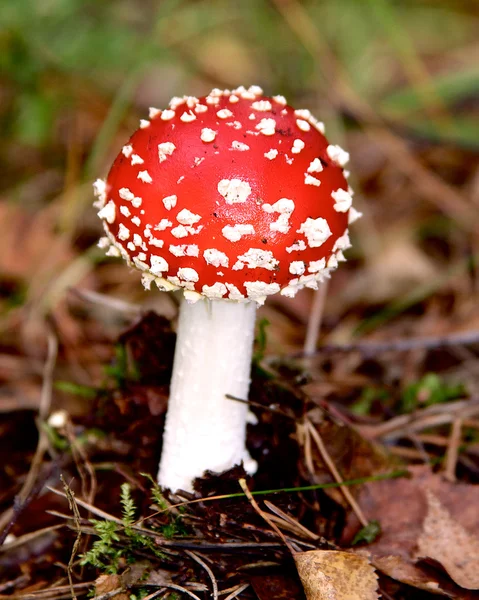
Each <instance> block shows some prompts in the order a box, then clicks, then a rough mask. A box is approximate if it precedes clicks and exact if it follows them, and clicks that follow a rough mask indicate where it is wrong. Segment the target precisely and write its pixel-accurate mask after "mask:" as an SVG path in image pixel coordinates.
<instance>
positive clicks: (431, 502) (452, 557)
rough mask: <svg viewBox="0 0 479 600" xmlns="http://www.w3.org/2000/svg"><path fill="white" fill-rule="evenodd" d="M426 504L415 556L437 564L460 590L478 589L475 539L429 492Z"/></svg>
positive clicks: (478, 545) (478, 557) (477, 544)
mask: <svg viewBox="0 0 479 600" xmlns="http://www.w3.org/2000/svg"><path fill="white" fill-rule="evenodd" d="M427 502H428V513H427V516H426V519H425V521H424V526H423V531H422V533H421V535H420V537H419V539H418V552H417V556H418V557H423V558H424V557H427V558H432V559H433V560H435V561H437V562H438V563H440V564H441V565H442V566H443V568H444V569H445V570H446V571H447V573H448V574H449V575H450V577H451V579H453V580H454V581H455V582H456V583H457V584H458V585H460V586H461V587H463V588H466V589H469V590H477V589H479V539H478V538H477V537H474V536H472V535H470V534H469V533H468V532H467V531H466V530H465V529H464V528H463V527H462V526H461V525H460V524H459V523H458V522H457V521H456V520H455V519H453V517H452V516H451V515H450V513H449V511H447V510H446V509H445V508H444V507H443V506H442V504H441V503H440V502H439V500H438V499H437V497H436V496H435V495H434V494H433V493H431V492H429V493H428V494H427ZM476 508H477V506H476Z"/></svg>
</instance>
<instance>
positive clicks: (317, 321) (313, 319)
mask: <svg viewBox="0 0 479 600" xmlns="http://www.w3.org/2000/svg"><path fill="white" fill-rule="evenodd" d="M327 292H328V280H327V279H326V280H325V281H322V282H321V283H320V284H319V287H318V289H317V290H316V291H315V292H314V295H313V303H312V306H311V312H310V313H309V317H308V325H307V328H306V340H305V342H304V347H303V352H304V354H305V355H306V356H311V355H312V354H314V352H315V351H316V347H317V345H318V338H319V331H320V329H321V322H322V320H323V312H324V305H325V303H326V294H327Z"/></svg>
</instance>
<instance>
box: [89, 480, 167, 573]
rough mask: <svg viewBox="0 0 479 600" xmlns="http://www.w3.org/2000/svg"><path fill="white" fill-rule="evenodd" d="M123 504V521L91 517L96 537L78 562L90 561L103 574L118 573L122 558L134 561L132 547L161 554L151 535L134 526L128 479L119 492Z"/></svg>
mask: <svg viewBox="0 0 479 600" xmlns="http://www.w3.org/2000/svg"><path fill="white" fill-rule="evenodd" d="M120 504H121V506H122V523H121V525H120V524H119V523H116V522H115V521H109V520H107V519H105V520H102V521H98V520H95V519H91V521H90V522H91V523H92V525H93V529H94V530H95V534H96V535H97V536H98V538H99V539H98V540H96V541H95V542H93V546H92V548H91V549H90V550H89V551H88V552H86V553H85V554H83V556H82V560H81V564H82V565H91V566H93V567H96V568H98V569H100V570H101V571H102V572H104V573H106V574H115V573H118V570H119V567H120V562H121V560H123V561H126V562H127V563H130V562H133V560H134V555H135V551H136V550H139V549H142V550H145V549H146V550H149V551H150V552H151V553H152V554H153V555H154V556H156V557H157V558H164V556H163V554H162V552H161V551H160V550H158V548H157V547H156V545H155V542H154V541H153V539H152V538H151V537H149V536H147V535H145V534H143V533H141V532H140V531H138V530H137V529H136V528H135V527H134V524H135V514H136V511H137V508H136V506H135V502H134V500H133V498H132V496H131V488H130V485H129V484H128V483H123V484H122V486H121V492H120Z"/></svg>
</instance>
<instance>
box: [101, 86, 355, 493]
mask: <svg viewBox="0 0 479 600" xmlns="http://www.w3.org/2000/svg"><path fill="white" fill-rule="evenodd" d="M346 159H347V153H346V152H344V151H343V150H342V149H341V148H339V147H338V146H332V145H329V143H328V141H327V140H326V138H325V136H324V127H323V124H322V123H320V122H318V121H317V120H316V119H315V118H314V117H313V116H312V115H311V114H310V112H309V111H307V110H294V109H293V108H292V107H291V106H288V105H287V103H286V100H285V99H284V97H282V96H273V97H272V98H269V97H266V96H263V92H262V90H261V88H259V87H257V86H252V87H250V88H249V89H245V88H244V87H239V88H238V89H236V90H233V91H229V90H225V91H222V90H218V89H214V90H213V91H212V92H211V93H210V94H209V95H208V96H205V97H202V98H195V97H190V96H187V97H184V98H173V100H171V102H170V106H169V108H168V109H166V110H159V109H156V108H151V109H150V118H149V120H142V121H141V122H140V128H139V129H138V130H137V131H136V132H135V133H134V134H133V136H132V137H131V138H130V140H129V142H128V143H127V144H126V145H125V146H124V147H123V149H122V150H121V152H120V153H119V155H118V156H117V158H116V160H115V162H114V163H113V166H112V168H111V170H110V172H109V174H108V177H107V179H106V181H102V180H98V181H97V182H95V186H94V187H95V192H96V195H97V197H98V200H97V202H96V203H95V204H96V206H97V207H98V208H99V213H98V215H99V217H100V218H101V219H102V221H103V226H104V229H105V233H106V235H105V237H103V238H101V240H100V246H101V247H103V248H105V249H107V255H109V256H121V257H123V258H124V259H125V260H126V261H127V263H128V264H129V265H130V266H133V267H136V268H137V269H139V270H140V271H141V272H142V282H143V285H144V287H145V288H146V289H150V287H151V285H152V284H154V285H156V286H157V287H158V289H159V290H162V291H171V290H182V292H183V298H182V301H181V304H180V312H179V322H178V328H177V344H176V350H175V358H174V368H173V376H172V381H171V391H170V398H169V404H168V412H167V417H166V425H165V432H164V439H163V452H162V457H161V464H160V469H159V475H158V481H159V483H160V485H162V486H164V487H167V488H171V489H172V490H176V489H179V488H182V489H184V490H191V489H192V481H193V480H194V478H195V477H198V476H201V475H202V474H203V472H204V471H205V470H207V469H208V470H212V471H223V470H226V469H228V468H231V467H233V466H234V465H236V464H239V463H241V461H244V462H245V466H246V468H247V469H249V470H250V472H254V470H255V463H254V461H252V460H251V459H250V458H249V456H248V454H247V451H246V448H245V437H246V433H245V431H246V420H247V409H248V407H247V405H246V404H245V403H240V402H235V401H233V400H231V399H228V398H226V394H229V395H232V396H235V397H239V398H247V395H248V388H249V382H250V368H251V355H252V346H253V340H254V323H255V316H256V309H257V307H258V306H259V305H261V304H263V303H264V301H265V299H266V297H267V296H270V295H272V294H278V293H279V294H283V295H285V296H288V297H293V296H295V294H296V293H297V291H298V290H300V289H302V288H303V287H308V288H313V289H317V287H318V284H319V283H320V282H321V281H323V280H324V279H325V278H327V277H329V273H330V271H331V270H333V269H335V268H336V267H337V265H338V262H340V261H342V260H344V256H343V251H344V250H345V249H347V248H348V247H349V246H350V243H349V237H348V218H349V220H351V219H352V218H354V216H355V212H354V209H353V208H352V207H351V203H352V191H351V189H350V188H349V187H348V184H347V181H346V177H345V174H344V171H343V166H344V164H345V161H346Z"/></svg>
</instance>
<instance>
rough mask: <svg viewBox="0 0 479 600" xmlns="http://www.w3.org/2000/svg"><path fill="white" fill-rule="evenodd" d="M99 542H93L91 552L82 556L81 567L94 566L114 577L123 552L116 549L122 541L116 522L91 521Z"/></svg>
mask: <svg viewBox="0 0 479 600" xmlns="http://www.w3.org/2000/svg"><path fill="white" fill-rule="evenodd" d="M90 522H91V524H92V525H93V529H94V530H95V533H96V535H97V536H98V537H99V539H98V540H96V541H95V542H93V546H92V548H91V550H89V551H88V552H86V553H85V554H83V555H82V559H81V562H80V564H81V565H92V566H93V567H96V568H97V569H100V570H101V571H103V572H104V573H107V574H109V575H112V574H114V573H117V572H118V567H119V562H120V559H121V556H122V550H121V549H119V548H116V547H115V544H116V543H118V542H119V541H120V536H119V535H118V532H117V529H118V525H117V524H116V523H115V522H114V521H106V520H105V521H97V520H96V519H91V520H90Z"/></svg>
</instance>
